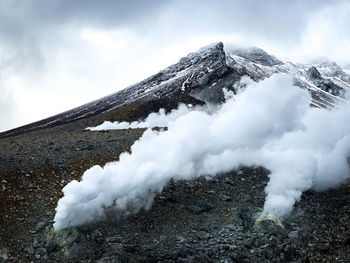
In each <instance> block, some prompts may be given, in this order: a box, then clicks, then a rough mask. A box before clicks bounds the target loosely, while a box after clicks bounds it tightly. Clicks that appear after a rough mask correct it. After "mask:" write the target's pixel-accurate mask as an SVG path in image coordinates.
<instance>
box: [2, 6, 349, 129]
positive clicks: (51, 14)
mask: <svg viewBox="0 0 350 263" xmlns="http://www.w3.org/2000/svg"><path fill="white" fill-rule="evenodd" d="M217 41H223V42H224V43H225V42H226V43H234V44H236V45H240V46H247V47H248V46H258V47H261V48H263V49H265V50H266V51H267V52H269V53H272V54H274V55H275V56H278V57H280V58H284V59H288V60H292V61H294V62H303V61H309V60H310V59H313V58H316V57H328V58H329V59H330V60H334V61H336V62H337V63H338V64H340V65H342V66H346V65H350V52H349V47H350V1H347V0H344V1H343V0H332V1H330V0H294V1H290V0H285V1H284V0H264V1H262V0H231V1H228V0H222V1H219V0H218V1H211V0H198V1H197V0H177V1H175V0H173V1H172V0H167V1H165V0H147V1H146V0H144V1H141V0H140V1H136V0H135V1H132V0H128V1H124V0H99V1H97V0H95V1H92V0H0V111H1V118H0V131H4V130H7V129H10V128H14V127H17V126H20V125H24V124H27V123H30V122H33V121H36V120H39V119H42V118H45V117H49V116H51V115H53V114H57V113H60V112H62V111H65V110H68V109H70V108H73V107H76V106H79V105H81V104H83V103H86V102H89V101H91V100H94V99H97V98H99V97H102V96H105V95H108V94H110V93H113V92H115V91H118V90H120V89H122V88H125V87H127V86H128V85H131V84H134V83H136V82H138V81H140V80H142V79H144V78H146V77H148V76H150V75H151V74H154V73H157V72H158V71H159V70H161V69H163V68H165V67H166V66H168V65H170V64H172V63H175V62H177V61H178V60H179V59H180V58H181V57H182V56H185V55H187V53H189V52H192V51H195V50H197V49H198V48H200V47H201V46H205V45H207V44H209V43H211V42H217Z"/></svg>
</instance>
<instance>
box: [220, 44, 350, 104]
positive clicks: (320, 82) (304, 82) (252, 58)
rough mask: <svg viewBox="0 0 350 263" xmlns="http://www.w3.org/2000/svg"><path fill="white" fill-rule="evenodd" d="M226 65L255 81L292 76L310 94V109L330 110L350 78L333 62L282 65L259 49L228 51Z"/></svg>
mask: <svg viewBox="0 0 350 263" xmlns="http://www.w3.org/2000/svg"><path fill="white" fill-rule="evenodd" d="M226 53H227V64H228V66H229V67H231V68H233V69H236V70H243V69H244V70H246V71H247V75H248V76H249V77H251V78H253V79H254V80H257V81H259V80H262V79H264V78H267V77H270V76H271V75H272V74H275V73H282V72H283V73H291V74H293V75H294V82H295V84H296V85H297V86H299V87H302V88H306V89H308V90H309V91H310V92H311V95H312V98H313V101H312V105H313V106H316V107H327V108H328V107H333V106H334V105H335V103H336V102H337V101H342V100H343V98H344V94H345V91H346V90H348V89H349V88H350V76H349V75H348V74H347V73H345V72H344V71H343V70H342V69H341V67H339V66H338V65H337V64H336V63H334V62H323V63H320V64H293V63H291V62H283V61H281V60H278V59H276V58H275V57H273V56H271V55H269V54H267V53H266V52H265V51H263V50H261V49H258V48H250V49H245V50H228V51H226Z"/></svg>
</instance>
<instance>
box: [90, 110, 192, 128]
mask: <svg viewBox="0 0 350 263" xmlns="http://www.w3.org/2000/svg"><path fill="white" fill-rule="evenodd" d="M191 110H193V108H192V105H191V104H189V105H185V104H180V105H179V107H178V109H176V110H172V111H171V112H170V113H169V114H166V113H165V110H164V109H160V110H159V112H158V113H154V112H153V113H151V114H150V115H148V117H147V118H146V119H145V120H144V121H134V122H131V123H129V122H125V121H123V122H118V121H115V122H110V121H105V122H104V123H102V124H101V125H98V126H96V127H88V128H86V129H87V130H91V131H103V130H122V129H136V128H153V127H168V125H169V123H170V122H173V121H176V120H177V119H178V118H179V117H181V116H183V115H185V114H187V113H189V112H190V111H191Z"/></svg>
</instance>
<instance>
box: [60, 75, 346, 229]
mask: <svg viewBox="0 0 350 263" xmlns="http://www.w3.org/2000/svg"><path fill="white" fill-rule="evenodd" d="M310 100H311V97H310V95H309V93H308V92H307V91H306V90H302V89H300V88H297V87H294V86H293V84H292V77H291V76H288V75H274V76H273V77H271V78H269V79H266V80H264V81H262V82H259V83H255V82H250V83H249V85H248V87H247V88H246V89H245V90H244V91H243V92H241V93H240V94H238V95H237V96H235V97H234V98H232V99H229V100H228V101H227V102H226V103H224V104H223V105H222V106H221V107H220V108H219V109H217V110H216V111H214V112H211V113H208V112H207V111H204V110H201V109H198V108H197V109H194V110H192V111H188V112H185V113H184V114H180V115H179V116H178V117H177V118H175V119H172V120H169V121H168V122H167V124H168V130H167V131H163V132H160V133H159V132H156V131H152V130H151V129H148V130H147V131H146V132H145V133H144V134H143V136H142V137H141V138H140V139H139V140H138V141H136V142H135V143H134V145H133V146H132V147H131V154H129V153H123V154H121V156H120V160H119V161H118V162H113V163H109V164H107V165H106V166H105V167H103V168H102V167H100V166H94V167H92V168H90V169H89V170H87V171H86V172H85V173H84V175H83V177H82V180H81V181H80V182H78V181H72V182H70V183H69V184H68V185H66V186H65V187H64V189H63V192H64V197H63V198H62V199H61V200H59V202H58V206H57V208H56V211H57V213H56V216H55V224H54V227H55V228H56V229H62V228H65V227H68V226H73V225H79V224H82V223H86V222H89V221H91V220H93V219H94V218H95V217H96V216H99V215H101V214H102V213H103V207H106V206H111V205H116V206H117V207H118V208H120V209H125V208H126V207H127V206H129V205H130V204H131V205H132V206H133V207H134V208H136V209H138V208H141V207H146V208H148V207H150V205H151V204H152V200H153V196H154V193H155V192H157V191H161V190H162V188H163V187H164V185H165V184H166V183H167V181H169V179H170V178H174V179H175V180H179V179H191V178H194V177H198V176H201V175H207V176H214V175H216V174H218V173H220V172H225V171H230V170H232V169H235V168H237V167H238V166H240V165H262V166H264V167H266V168H267V169H269V170H270V171H271V174H270V175H269V177H270V181H269V183H268V186H267V187H266V202H265V205H264V213H265V214H273V215H275V216H277V217H280V218H282V217H284V216H286V215H288V214H289V213H290V212H291V210H292V208H293V205H294V203H295V202H296V201H298V200H299V199H300V197H301V194H302V192H304V191H306V190H308V189H310V188H315V189H317V190H323V189H327V188H329V187H335V186H337V185H339V184H341V183H343V182H344V181H346V180H348V179H349V174H350V172H349V165H348V161H347V157H348V156H349V154H350V137H349V134H350V133H349V132H350V103H345V104H342V105H338V108H336V109H334V110H332V111H329V110H325V109H318V108H310V107H309V103H310Z"/></svg>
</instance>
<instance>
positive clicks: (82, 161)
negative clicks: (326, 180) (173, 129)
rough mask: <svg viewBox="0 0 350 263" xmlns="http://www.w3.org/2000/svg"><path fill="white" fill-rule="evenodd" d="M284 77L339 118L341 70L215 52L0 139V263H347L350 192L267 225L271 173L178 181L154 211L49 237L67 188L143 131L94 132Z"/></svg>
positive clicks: (119, 214)
mask: <svg viewBox="0 0 350 263" xmlns="http://www.w3.org/2000/svg"><path fill="white" fill-rule="evenodd" d="M276 73H291V74H293V76H294V83H295V85H297V86H299V87H301V88H303V89H307V90H308V91H309V92H310V93H311V95H312V101H311V102H310V105H311V106H312V107H320V108H327V109H330V108H333V107H334V105H335V104H336V103H337V102H339V101H340V102H341V101H343V100H344V96H345V92H346V91H347V89H349V88H350V76H349V75H348V74H346V73H345V72H344V71H343V70H342V69H341V67H339V66H338V65H336V64H335V63H333V62H329V61H322V62H318V63H314V64H294V63H291V62H286V61H283V60H281V59H278V58H276V57H274V56H272V55H269V54H268V53H266V52H265V51H263V50H261V49H259V48H255V47H254V48H247V49H230V48H224V46H223V44H222V43H215V44H212V45H209V46H207V47H204V48H202V49H200V50H199V51H197V52H194V53H191V54H189V55H188V56H186V57H184V58H182V59H180V60H179V62H178V63H176V64H174V65H172V66H170V67H168V68H166V69H164V70H162V71H160V72H159V73H157V74H155V75H153V76H151V77H149V78H147V79H145V80H144V81H141V82H140V83H137V84H135V85H133V86H131V87H128V88H126V89H124V90H122V91H119V92H116V93H114V94H111V95H109V96H106V97H104V98H101V99H98V100H96V101H93V102H91V103H88V104H85V105H82V106H80V107H78V108H75V109H72V110H69V111H67V112H63V113H61V114H58V115H55V116H52V117H50V118H47V119H44V120H41V121H38V122H35V123H32V124H29V125H26V126H22V127H19V128H16V129H13V130H9V131H6V132H3V133H1V134H0V149H1V150H2V152H1V155H0V174H1V186H0V207H1V213H0V225H1V229H0V262H31V261H32V262H100V263H102V262H171V263H174V262H294V263H297V262H348V261H349V250H350V213H349V211H350V199H349V195H350V185H349V184H344V185H343V186H342V187H340V188H338V189H334V190H329V191H326V192H315V191H313V190H309V191H307V192H305V193H303V195H302V198H301V200H300V202H298V203H297V204H296V205H295V207H294V210H293V212H292V214H291V215H290V217H289V218H287V219H285V220H284V221H283V225H282V223H281V222H280V221H279V220H278V219H276V218H268V220H265V221H261V222H260V221H259V220H257V215H258V214H259V212H261V209H262V207H263V205H264V201H265V197H266V195H265V191H264V189H265V187H266V185H267V184H268V174H269V171H267V170H266V169H265V168H264V167H256V166H253V167H240V168H239V169H237V170H235V171H231V172H228V173H222V174H219V175H218V176H217V177H215V178H212V179H211V180H206V179H205V178H203V177H199V178H196V179H191V180H180V181H172V180H171V181H170V182H168V183H167V185H166V187H165V188H164V189H163V190H162V192H161V193H159V194H157V195H156V196H155V199H154V202H153V204H152V206H151V207H150V209H149V210H144V209H142V210H141V211H139V212H138V213H136V214H132V215H129V214H127V213H124V212H123V211H114V210H113V209H109V208H107V209H106V214H105V217H104V218H102V219H101V220H96V221H93V222H92V223H89V224H86V225H82V226H77V227H71V228H68V229H64V230H61V231H54V230H53V228H52V226H53V219H54V215H55V208H56V207H57V202H58V200H59V199H60V198H61V197H62V188H63V187H64V186H65V185H66V184H67V183H69V182H70V181H72V180H74V179H75V180H80V179H81V176H82V175H83V173H84V172H85V171H86V170H87V169H89V168H90V167H91V166H93V165H96V164H98V165H101V166H103V165H105V164H106V163H107V162H111V161H116V160H118V159H119V156H120V155H121V153H123V152H126V151H130V147H131V146H132V145H133V143H134V142H135V141H136V140H138V139H139V138H140V137H141V136H142V135H143V133H144V132H145V129H127V130H110V131H99V132H98V131H89V130H86V127H91V126H96V125H98V124H101V123H102V122H104V121H106V120H110V121H134V120H139V119H142V118H145V117H146V116H148V114H149V113H152V112H158V110H159V109H160V108H164V109H165V110H167V111H170V110H172V109H174V108H177V106H178V104H179V103H180V102H183V103H185V104H193V105H203V104H206V103H208V104H210V103H214V104H217V103H222V102H223V101H224V97H225V96H224V89H227V90H231V91H232V92H233V93H237V92H239V90H238V89H239V88H241V86H240V85H237V83H238V82H239V81H240V80H241V79H242V78H245V77H249V78H251V79H253V80H256V81H261V80H263V79H266V78H268V77H270V76H272V75H273V74H276ZM276 96H279V94H276ZM182 147H187V145H183V146H182Z"/></svg>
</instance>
